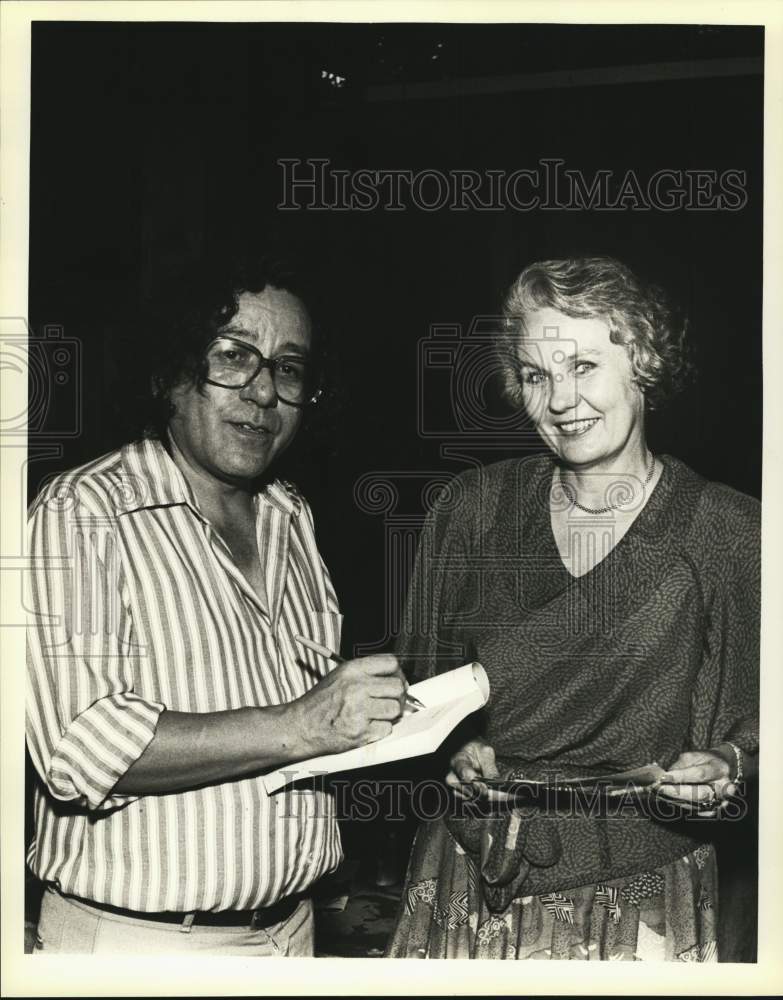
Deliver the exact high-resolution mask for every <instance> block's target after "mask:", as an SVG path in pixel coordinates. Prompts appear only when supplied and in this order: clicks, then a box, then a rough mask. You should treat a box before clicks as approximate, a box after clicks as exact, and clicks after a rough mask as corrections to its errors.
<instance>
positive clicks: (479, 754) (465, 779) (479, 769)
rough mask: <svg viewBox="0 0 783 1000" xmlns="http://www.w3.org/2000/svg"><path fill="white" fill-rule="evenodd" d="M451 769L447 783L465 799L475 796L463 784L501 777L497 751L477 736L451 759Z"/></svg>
mask: <svg viewBox="0 0 783 1000" xmlns="http://www.w3.org/2000/svg"><path fill="white" fill-rule="evenodd" d="M449 764H450V765H451V770H450V771H449V773H448V774H447V775H446V784H447V785H448V786H449V787H450V788H453V789H454V791H455V792H456V793H457V795H459V796H461V797H462V798H463V799H468V798H473V797H474V796H471V795H470V793H469V792H468V793H466V791H465V790H464V788H463V786H464V785H465V784H466V783H469V782H472V781H481V779H482V778H499V777H500V771H498V767H497V764H496V763H495V751H494V750H493V749H492V747H491V746H490V745H489V743H485V742H484V740H482V739H480V738H479V737H476V738H475V739H472V740H469V741H468V742H467V743H466V744H465V745H464V746H463V747H462V749H460V750H458V751H457V752H456V753H455V754H454V756H453V757H452V758H451V760H450V761H449Z"/></svg>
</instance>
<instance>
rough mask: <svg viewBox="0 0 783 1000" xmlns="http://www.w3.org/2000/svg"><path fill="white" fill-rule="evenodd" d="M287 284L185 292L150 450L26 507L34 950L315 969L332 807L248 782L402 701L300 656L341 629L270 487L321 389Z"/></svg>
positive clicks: (324, 576) (392, 682)
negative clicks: (301, 640)
mask: <svg viewBox="0 0 783 1000" xmlns="http://www.w3.org/2000/svg"><path fill="white" fill-rule="evenodd" d="M290 286H291V282H290V280H289V279H288V278H287V276H285V275H284V274H282V273H281V274H276V273H275V272H274V270H272V271H270V270H269V269H268V268H267V269H264V268H262V269H261V270H260V271H258V272H256V273H251V272H249V271H247V270H245V271H244V273H241V274H240V275H239V276H238V277H237V276H234V278H233V279H232V280H231V281H228V282H223V283H220V282H217V283H215V286H214V288H213V287H212V286H210V285H209V284H207V285H206V286H205V285H204V284H203V283H202V284H201V285H200V286H198V287H197V289H194V291H193V293H192V298H191V300H190V301H189V302H188V303H187V306H185V305H184V304H183V303H182V302H181V303H180V306H179V307H178V308H179V310H180V315H179V318H178V319H177V317H173V316H172V315H171V311H170V313H169V319H168V320H166V321H165V322H163V323H161V325H160V329H159V330H157V331H154V332H155V333H156V336H157V340H158V347H159V348H160V347H162V348H164V350H163V351H162V353H161V359H160V360H159V361H158V362H157V363H156V365H155V368H156V370H155V374H154V379H153V384H154V387H155V397H156V403H157V405H158V407H159V413H158V422H157V434H156V433H155V430H154V428H152V429H149V430H148V433H147V434H146V436H144V437H143V438H142V439H140V440H136V441H134V442H132V443H130V444H128V445H126V446H125V447H123V448H122V449H120V450H119V451H116V452H114V453H112V454H109V455H107V456H105V457H103V458H100V459H98V460H96V461H95V462H93V463H91V464H89V465H86V466H84V467H82V468H80V469H77V470H75V471H73V472H70V473H66V474H64V475H62V476H60V477H58V478H57V479H56V480H55V481H54V482H52V483H51V484H50V485H49V486H48V487H47V488H46V489H45V490H44V491H43V492H42V494H41V495H40V496H39V497H38V498H37V499H36V500H35V502H34V504H33V505H32V509H31V555H32V565H33V567H34V569H33V571H32V572H31V574H30V577H31V589H30V604H29V606H30V607H31V608H32V610H33V612H34V617H33V620H32V624H31V627H30V629H29V630H28V631H29V657H28V658H29V691H28V744H29V748H30V752H31V756H32V759H33V762H34V764H35V767H36V770H37V772H38V775H39V776H40V779H41V784H40V786H39V787H38V788H37V789H36V799H35V840H34V842H33V844H32V845H31V848H30V851H29V855H28V862H29V864H30V866H31V868H32V870H33V872H34V873H35V874H36V875H37V876H38V877H39V878H40V879H42V880H43V881H44V882H46V883H47V890H46V892H45V893H44V898H43V903H42V910H41V918H40V922H39V929H38V941H37V946H36V947H37V949H38V950H42V951H44V952H48V951H55V952H56V951H62V952H74V951H79V952H112V951H129V952H150V951H159V952H172V951H182V950H186V951H198V952H214V953H228V954H243V955H253V954H269V955H286V954H288V955H307V954H312V953H313V918H312V907H311V904H310V901H309V900H308V898H307V891H308V889H309V888H310V887H311V886H312V884H313V883H314V882H315V881H316V880H317V879H318V878H320V877H321V876H322V875H324V874H325V873H327V872H329V871H330V870H332V869H334V868H335V867H336V866H337V864H338V863H339V861H340V859H341V847H340V839H339V833H338V829H337V824H336V819H335V815H334V807H333V802H332V800H331V798H330V796H329V795H328V793H326V792H324V791H322V790H317V789H316V790H310V789H307V790H301V789H297V790H293V791H291V790H289V791H284V792H282V793H278V794H276V795H274V796H268V795H267V794H266V793H265V791H264V787H263V784H262V781H261V778H260V777H259V775H260V774H262V773H263V772H264V771H265V770H269V769H271V768H274V767H277V766H280V765H282V764H285V763H287V762H292V761H296V760H302V759H306V758H308V757H310V756H314V755H318V754H323V753H334V752H339V751H342V750H346V749H349V748H351V747H355V746H360V745H363V744H365V743H367V742H370V741H372V740H376V739H379V738H381V737H383V736H384V735H386V734H387V733H388V732H389V731H390V729H391V722H392V720H393V719H395V718H396V717H397V716H398V715H399V714H400V710H401V698H402V697H403V694H404V689H405V684H404V680H403V677H402V674H401V672H400V670H399V667H398V664H397V661H396V659H395V658H394V657H392V656H375V657H368V658H365V659H362V660H354V661H350V662H348V663H345V664H344V665H341V666H339V667H337V668H336V669H334V670H332V671H331V672H330V673H327V664H326V663H325V662H324V661H321V660H319V658H318V657H316V656H314V655H313V654H312V653H310V652H309V651H308V650H306V649H303V648H301V645H300V644H298V643H297V641H296V637H297V636H305V637H309V638H310V639H314V640H316V641H318V642H320V643H322V644H323V645H326V646H329V647H330V648H331V649H336V648H338V646H339V632H340V623H341V616H340V614H339V611H338V605H337V601H336V598H335V595H334V591H333V588H332V585H331V582H330V579H329V575H328V572H327V570H326V568H325V566H324V564H323V562H322V560H321V558H320V556H319V553H318V549H317V547H316V542H315V537H314V532H313V522H312V516H311V514H310V510H309V507H308V505H307V503H306V502H305V501H304V499H303V498H302V497H301V496H299V495H298V494H297V492H296V491H295V490H294V488H293V487H291V486H290V485H289V484H287V483H284V482H281V481H280V480H276V479H274V478H272V477H271V476H270V475H269V471H268V470H269V469H270V466H272V465H273V463H275V462H276V460H277V459H278V458H279V456H280V455H281V454H282V453H283V452H284V451H285V449H286V448H287V447H288V446H289V445H290V444H291V442H292V441H293V439H294V437H295V435H296V434H297V431H298V430H299V427H300V423H301V421H302V415H303V412H304V410H305V409H306V408H307V407H308V406H310V405H312V404H313V402H314V401H316V400H317V397H318V393H319V390H318V388H317V383H316V380H315V379H314V377H313V375H312V367H313V365H312V361H311V355H312V351H313V329H312V324H311V321H310V317H309V314H308V312H307V310H306V308H305V306H304V304H303V302H302V301H301V299H300V298H299V297H298V296H297V295H296V294H294V293H293V292H292V291H291V290H290ZM183 310H185V311H186V312H187V315H183V314H182V311H183ZM145 350H146V349H145Z"/></svg>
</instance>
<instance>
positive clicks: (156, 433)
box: [130, 256, 323, 438]
mask: <svg viewBox="0 0 783 1000" xmlns="http://www.w3.org/2000/svg"><path fill="white" fill-rule="evenodd" d="M267 287H273V288H279V289H284V290H285V291H288V292H290V293H291V294H293V295H296V297H297V298H299V299H300V300H301V301H302V302H303V303H304V304H305V306H306V308H308V311H309V305H310V301H311V300H312V298H313V294H312V292H311V291H310V290H309V289H308V288H307V286H306V283H305V282H304V281H303V280H302V279H301V278H300V277H299V276H298V275H297V274H296V272H295V271H294V269H293V268H292V266H291V265H290V264H289V263H287V262H286V261H284V260H282V259H279V258H276V257H273V256H259V257H238V258H233V259H229V260H225V259H222V260H219V261H215V260H212V259H202V260H199V261H197V262H195V263H193V264H192V265H191V266H189V267H188V268H187V269H186V270H183V271H181V272H180V273H179V274H178V275H176V276H174V277H169V278H168V279H167V280H166V281H165V282H163V283H162V284H161V285H160V287H159V288H157V289H156V290H155V291H154V292H153V293H152V294H151V295H149V296H148V297H147V298H146V300H145V301H144V302H143V303H142V304H141V309H140V317H139V319H138V326H137V330H136V333H135V335H134V338H133V342H132V343H131V345H130V346H131V347H133V348H134V349H137V350H138V349H140V350H141V351H142V355H141V357H137V358H136V359H135V361H134V365H133V367H134V368H135V370H136V379H137V385H136V387H135V395H136V400H135V405H134V407H133V411H134V412H133V417H134V419H133V420H132V427H133V430H134V431H135V435H136V436H138V437H157V438H164V437H165V433H166V427H167V426H168V423H169V420H170V418H171V415H172V413H173V406H172V403H171V399H170V397H171V390H172V389H173V388H174V387H175V386H176V385H178V384H181V383H182V382H183V381H187V380H192V381H193V382H194V383H195V385H196V386H197V387H198V388H199V389H202V387H203V385H204V378H205V374H206V373H205V371H204V369H203V355H204V349H205V347H206V346H207V344H208V343H209V342H210V341H211V340H213V339H214V338H215V337H216V336H217V334H218V332H219V331H220V329H222V328H223V327H225V326H226V324H227V323H229V322H230V320H231V319H232V318H233V316H234V315H235V314H236V312H237V309H238V308H239V296H240V295H241V294H242V293H243V292H262V291H263V290H264V289H265V288H267ZM318 334H319V330H318V327H317V326H316V325H315V324H314V323H313V362H314V364H315V365H316V367H317V369H319V372H320V373H321V374H323V372H322V369H323V358H322V357H321V353H322V352H321V348H322V347H323V344H322V338H321V337H320V336H319V335H318Z"/></svg>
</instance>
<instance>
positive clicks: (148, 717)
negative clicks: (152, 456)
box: [26, 486, 165, 810]
mask: <svg viewBox="0 0 783 1000" xmlns="http://www.w3.org/2000/svg"><path fill="white" fill-rule="evenodd" d="M29 558H30V563H29V571H28V573H27V585H26V591H27V593H26V599H27V609H28V628H27V661H28V683H27V742H28V748H29V750H30V755H31V757H32V760H33V763H34V765H35V767H36V770H37V771H38V773H39V775H40V777H41V779H42V781H43V782H44V783H45V785H46V787H47V789H48V790H49V792H50V793H51V795H53V796H54V797H55V798H57V799H61V800H64V801H69V802H74V803H75V804H78V805H80V806H83V807H87V808H88V809H91V810H106V809H114V808H117V807H120V806H122V805H125V804H127V803H128V802H130V801H132V800H133V799H134V798H135V796H127V795H115V794H112V791H113V789H114V786H115V785H116V784H117V782H118V781H119V779H120V778H121V777H122V775H123V774H125V772H126V771H127V770H128V768H129V767H130V766H131V765H132V764H133V763H134V762H135V761H136V760H137V759H138V758H139V757H140V756H141V755H142V753H143V752H144V751H145V750H146V748H147V746H148V744H149V743H150V741H151V740H152V738H153V736H154V735H155V729H156V727H157V723H158V718H159V716H160V714H161V712H162V711H164V708H165V706H164V705H163V704H161V703H160V702H157V701H153V700H150V699H145V698H144V697H141V696H140V695H139V694H138V693H137V692H136V691H135V690H134V686H135V681H134V678H135V676H136V667H137V665H138V661H139V657H140V656H141V655H143V650H139V649H138V648H137V647H136V645H135V643H134V639H133V622H132V618H131V613H130V608H129V601H128V600H127V595H126V593H125V583H124V574H123V567H122V562H121V553H120V547H119V544H118V534H117V520H116V519H115V518H114V517H113V516H112V513H111V511H110V510H109V509H107V507H106V505H102V504H101V503H99V502H98V500H97V498H96V496H95V495H90V491H88V490H85V489H81V488H77V487H73V486H70V487H69V488H67V489H65V490H63V489H62V488H60V489H59V490H58V489H55V488H51V489H50V490H48V491H47V492H46V494H45V495H44V496H42V497H41V498H39V499H38V500H37V501H36V503H35V504H34V506H33V508H32V511H31V515H30V523H29Z"/></svg>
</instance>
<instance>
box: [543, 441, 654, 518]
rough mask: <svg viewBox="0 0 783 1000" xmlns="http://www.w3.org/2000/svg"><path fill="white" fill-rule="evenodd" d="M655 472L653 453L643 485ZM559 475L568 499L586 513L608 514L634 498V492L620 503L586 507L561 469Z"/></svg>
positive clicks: (646, 483) (561, 485) (643, 485)
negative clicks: (563, 475)
mask: <svg viewBox="0 0 783 1000" xmlns="http://www.w3.org/2000/svg"><path fill="white" fill-rule="evenodd" d="M654 472H655V455H652V461H651V462H650V468H649V470H648V472H647V475H646V476H645V479H644V482H643V483H642V487H645V486H647V485H648V483H649V482H650V480H651V479H652V477H653V473H654ZM557 476H558V480H559V482H560V487H561V489H562V490H563V493H565V495H566V496H567V497H568V499H569V500H570V501H571V503H572V504H573V506H574V507H578V508H579V509H580V510H583V511H584V512H585V514H608V513H609V511H610V510H621V509H622V508H623V507H624V506H625V504H627V503H628V502H629V501H630V500H632V499H633V494H632V495H631V497H629V500H626V501H621V502H620V503H619V504H609V506H608V507H585V506H583V505H582V504H581V503H579V501H578V500H577V499H576V496H575V495H574V492H573V490H572V489H571V487H570V486H569V485H568V484H567V483H565V482H563V477H562V476H561V475H560V470H559V469H558V472H557Z"/></svg>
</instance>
